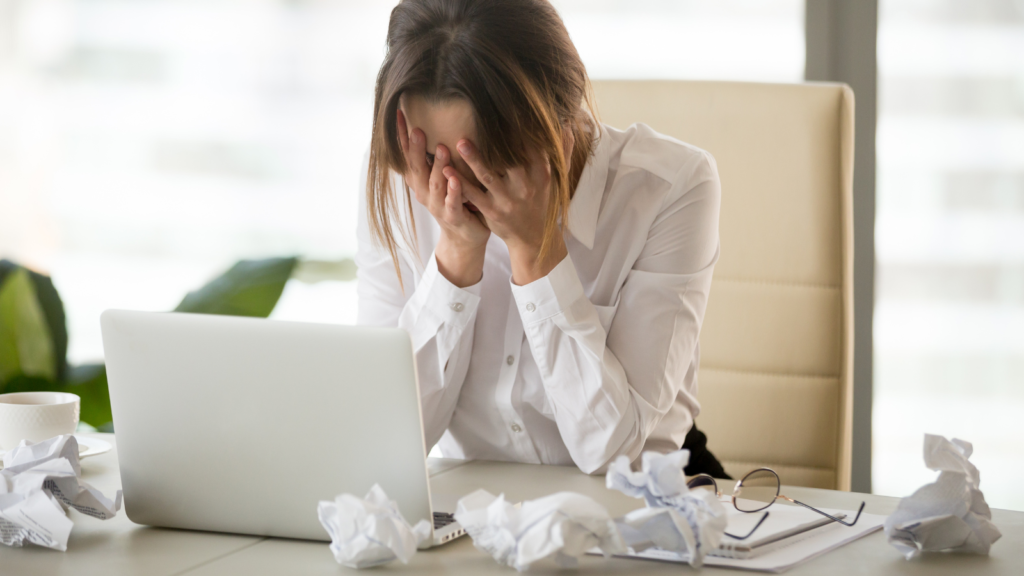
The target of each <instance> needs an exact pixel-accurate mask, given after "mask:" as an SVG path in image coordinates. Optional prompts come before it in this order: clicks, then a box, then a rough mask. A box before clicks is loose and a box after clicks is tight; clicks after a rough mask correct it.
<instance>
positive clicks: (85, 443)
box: [75, 434, 113, 460]
mask: <svg viewBox="0 0 1024 576" xmlns="http://www.w3.org/2000/svg"><path fill="white" fill-rule="evenodd" d="M75 440H78V459H79V460H81V459H82V458H88V457H89V456H99V455H100V454H106V453H107V452H110V450H111V449H112V448H113V446H111V445H110V442H107V441H106V440H100V439H99V438H89V437H87V436H79V435H78V434H75Z"/></svg>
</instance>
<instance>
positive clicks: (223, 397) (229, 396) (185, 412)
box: [101, 310, 463, 544]
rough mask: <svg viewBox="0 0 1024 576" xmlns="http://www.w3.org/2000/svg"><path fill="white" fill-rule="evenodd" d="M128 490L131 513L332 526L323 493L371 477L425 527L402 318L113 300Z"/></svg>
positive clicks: (110, 316) (281, 528) (443, 535)
mask: <svg viewBox="0 0 1024 576" xmlns="http://www.w3.org/2000/svg"><path fill="white" fill-rule="evenodd" d="M101 325H102V329H103V348H104V352H105V355H106V364H107V378H108V381H109V386H110V403H111V407H112V409H113V415H114V430H115V432H116V434H117V449H118V457H119V460H120V466H121V482H122V485H123V490H124V506H125V512H126V514H127V515H128V517H129V518H130V519H131V520H132V521H133V522H136V523H139V524H147V525H151V526H166V527H172V528H187V529H194V530H210V531H215V532H233V533H239V534H253V535H259V536H278V537H286V538H301V539H309V540H330V537H329V536H328V534H327V531H326V530H325V529H324V528H323V526H321V525H320V522H319V520H318V519H317V503H318V502H319V501H320V500H334V498H335V496H337V495H338V494H341V493H343V492H347V493H350V494H355V495H356V496H359V497H363V496H364V495H365V494H366V492H367V491H369V489H370V487H371V486H372V485H373V484H374V483H379V484H380V485H381V487H382V488H383V489H384V491H385V492H387V494H388V496H389V497H390V498H391V499H392V500H394V501H395V502H397V503H398V507H399V510H400V511H401V513H402V515H403V516H405V518H406V520H408V521H409V522H410V524H416V522H418V521H419V520H421V519H424V518H427V519H431V518H432V519H433V521H434V543H435V544H441V543H443V542H447V541H449V540H452V539H454V538H456V537H458V536H460V535H461V534H463V531H462V529H461V528H460V527H459V526H458V524H457V523H455V522H454V521H453V519H452V517H451V514H450V513H451V512H454V501H451V502H447V503H446V504H447V505H448V506H451V508H452V509H450V510H437V509H436V508H433V507H432V505H431V495H430V481H429V478H428V472H427V464H426V446H424V440H423V427H422V425H421V422H420V406H419V392H418V388H417V381H416V367H415V362H414V360H413V354H412V345H411V343H410V340H409V336H408V334H406V332H405V331H403V330H400V329H397V328H370V327H357V326H335V325H327V324H306V323H298V322H281V321H273V320H261V319H254V318H237V317H228V316H210V315H198V314H181V313H153V312H129V311H121V310H108V311H106V312H104V313H103V315H102V317H101Z"/></svg>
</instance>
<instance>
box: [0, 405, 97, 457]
mask: <svg viewBox="0 0 1024 576" xmlns="http://www.w3.org/2000/svg"><path fill="white" fill-rule="evenodd" d="M81 401H82V400H81V399H80V398H79V397H78V396H77V395H75V394H68V393H66V392H13V393H11V394H0V450H10V449H11V448H14V447H16V446H17V445H18V443H20V442H21V441H22V440H28V441H30V442H39V441H42V440H46V439H47V438H53V437H54V436H59V435H61V434H71V433H73V432H74V431H75V429H76V428H78V415H79V411H80V410H81Z"/></svg>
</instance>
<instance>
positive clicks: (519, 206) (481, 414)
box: [357, 0, 720, 473]
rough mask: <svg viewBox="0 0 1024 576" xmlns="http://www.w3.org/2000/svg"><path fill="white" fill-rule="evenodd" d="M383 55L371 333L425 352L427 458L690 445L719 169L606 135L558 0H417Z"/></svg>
mask: <svg viewBox="0 0 1024 576" xmlns="http://www.w3.org/2000/svg"><path fill="white" fill-rule="evenodd" d="M387 47H388V52H387V56H386V58H385V61H384V64H383V66H382V67H381V70H380V73H379V75H378V77H377V86H376V95H375V105H374V123H373V137H372V141H371V147H370V151H369V156H368V158H367V159H366V168H367V169H366V175H367V176H366V177H367V180H366V181H365V182H364V185H365V190H366V194H365V198H364V200H363V205H362V206H361V207H360V215H359V217H360V220H359V250H358V256H357V264H358V266H359V323H360V324H372V325H382V326H400V327H402V328H404V329H406V330H408V332H409V334H410V335H411V337H412V344H413V347H414V350H415V355H416V363H417V370H418V374H419V385H420V394H421V402H422V408H423V417H424V429H425V433H426V442H427V446H432V445H433V444H434V443H436V442H438V441H440V446H441V450H442V452H443V453H444V455H445V456H447V457H454V458H480V459H491V460H510V461H520V462H534V463H544V464H572V463H574V464H575V465H576V466H578V467H579V468H580V469H581V470H583V471H584V472H588V473H594V472H600V471H603V470H604V469H605V467H606V466H607V465H608V464H609V463H610V462H611V461H612V460H613V459H614V458H616V457H617V456H618V455H620V454H625V455H626V456H628V457H629V458H630V459H631V460H635V459H636V458H637V457H639V455H640V454H641V452H642V451H646V450H655V451H659V452H669V451H673V450H676V449H678V448H679V447H680V445H682V444H683V442H684V438H686V436H687V432H688V431H689V430H690V429H691V426H692V425H693V417H694V416H695V415H696V414H697V412H698V411H699V405H698V403H697V399H696V391H697V380H696V376H697V365H698V358H699V347H698V343H697V337H698V334H699V332H700V325H701V322H702V320H703V317H704V309H705V306H706V303H707V296H708V288H709V286H710V283H711V273H712V269H713V267H714V264H715V262H716V260H717V259H718V209H719V193H720V189H719V180H718V174H717V170H716V167H715V163H714V159H713V158H712V157H711V156H710V155H709V154H708V153H706V152H704V151H702V150H699V149H697V148H695V147H693V146H689V145H686V144H683V143H681V142H678V141H676V140H673V139H671V138H668V137H665V136H662V135H660V134H657V133H656V132H654V131H653V130H651V129H650V128H648V127H647V126H644V125H642V124H637V125H634V126H632V127H630V128H629V129H627V130H625V131H619V130H616V129H613V128H610V127H608V126H602V125H601V124H599V123H598V122H597V121H596V120H595V116H594V115H593V113H592V111H593V105H592V97H591V95H590V85H589V80H588V78H587V74H586V70H585V69H584V67H583V63H582V62H581V60H580V58H579V55H578V54H577V52H576V49H575V47H574V46H573V45H572V42H571V41H570V39H569V35H568V33H567V32H566V29H565V26H564V25H563V24H562V21H561V19H560V18H559V17H558V14H557V13H556V12H555V10H554V8H552V7H551V5H550V4H548V2H546V1H545V0H505V1H502V2H488V1H484V0H405V1H403V2H402V3H401V4H399V5H398V6H397V7H396V8H395V9H394V11H393V12H392V14H391V22H390V25H389V28H388V38H387ZM711 460H714V459H713V457H711ZM714 464H717V462H714ZM698 471H708V470H691V469H690V468H688V469H687V472H688V473H692V472H698ZM715 471H720V468H718V469H717V470H715Z"/></svg>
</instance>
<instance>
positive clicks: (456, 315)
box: [420, 254, 483, 326]
mask: <svg viewBox="0 0 1024 576" xmlns="http://www.w3.org/2000/svg"><path fill="white" fill-rule="evenodd" d="M420 284H421V285H423V286H424V287H425V288H427V290H425V291H423V292H422V294H423V299H422V301H421V302H420V304H421V305H422V306H423V309H425V310H429V311H430V313H431V314H432V315H434V316H436V317H437V318H439V319H440V320H441V321H443V322H444V323H445V324H448V325H452V326H466V325H467V324H469V323H470V322H472V321H473V319H474V318H475V317H476V310H477V307H478V306H479V305H480V288H481V285H482V284H483V279H481V280H480V282H477V283H476V284H474V285H472V286H467V287H466V288H459V287H458V286H456V285H455V284H452V283H451V282H449V281H448V279H447V278H445V277H444V274H441V272H440V271H439V270H438V269H437V258H436V257H435V256H434V255H433V254H431V255H430V262H429V263H428V264H427V269H426V270H425V271H424V272H423V277H422V278H420Z"/></svg>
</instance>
